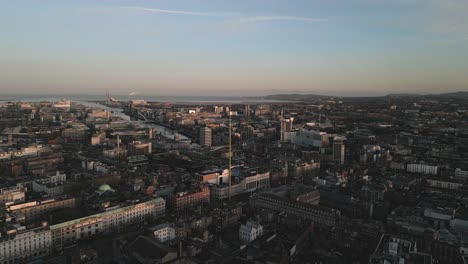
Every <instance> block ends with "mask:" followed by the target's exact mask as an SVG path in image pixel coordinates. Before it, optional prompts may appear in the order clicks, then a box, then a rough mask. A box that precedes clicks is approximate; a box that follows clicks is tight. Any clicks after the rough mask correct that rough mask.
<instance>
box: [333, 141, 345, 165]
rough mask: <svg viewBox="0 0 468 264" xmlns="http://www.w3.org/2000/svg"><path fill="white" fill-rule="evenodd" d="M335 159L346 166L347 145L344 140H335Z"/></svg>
mask: <svg viewBox="0 0 468 264" xmlns="http://www.w3.org/2000/svg"><path fill="white" fill-rule="evenodd" d="M333 159H334V160H336V161H338V162H339V163H340V164H344V160H345V145H344V138H342V137H335V138H334V140H333Z"/></svg>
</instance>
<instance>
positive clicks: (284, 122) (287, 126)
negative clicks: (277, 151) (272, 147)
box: [280, 111, 294, 142]
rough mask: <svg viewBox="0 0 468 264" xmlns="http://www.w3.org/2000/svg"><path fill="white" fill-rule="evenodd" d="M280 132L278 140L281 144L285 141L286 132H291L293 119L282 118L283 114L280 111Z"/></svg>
mask: <svg viewBox="0 0 468 264" xmlns="http://www.w3.org/2000/svg"><path fill="white" fill-rule="evenodd" d="M280 121H281V132H280V139H281V142H284V141H286V136H285V134H286V132H291V131H293V123H294V118H292V117H291V118H284V117H283V112H282V111H281V120H280Z"/></svg>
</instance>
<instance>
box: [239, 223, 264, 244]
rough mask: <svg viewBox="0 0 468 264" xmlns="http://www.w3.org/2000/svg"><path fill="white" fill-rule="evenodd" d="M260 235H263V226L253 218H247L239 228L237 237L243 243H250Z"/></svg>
mask: <svg viewBox="0 0 468 264" xmlns="http://www.w3.org/2000/svg"><path fill="white" fill-rule="evenodd" d="M261 235H263V226H262V225H260V224H259V223H257V222H255V221H253V220H248V221H247V223H246V224H245V225H241V226H240V228H239V239H240V240H241V241H242V242H244V243H250V242H252V241H254V240H255V239H257V237H259V236H261Z"/></svg>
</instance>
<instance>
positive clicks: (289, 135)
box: [284, 129, 329, 148]
mask: <svg viewBox="0 0 468 264" xmlns="http://www.w3.org/2000/svg"><path fill="white" fill-rule="evenodd" d="M284 133H285V134H284V137H285V138H284V141H286V142H291V143H293V144H296V145H299V146H301V147H315V148H322V147H325V146H327V145H328V136H329V135H328V134H327V133H326V132H320V131H317V130H309V129H300V130H298V131H291V132H284Z"/></svg>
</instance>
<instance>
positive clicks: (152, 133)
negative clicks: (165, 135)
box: [148, 127, 154, 139]
mask: <svg viewBox="0 0 468 264" xmlns="http://www.w3.org/2000/svg"><path fill="white" fill-rule="evenodd" d="M153 138H154V128H152V127H151V128H148V139H153Z"/></svg>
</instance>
